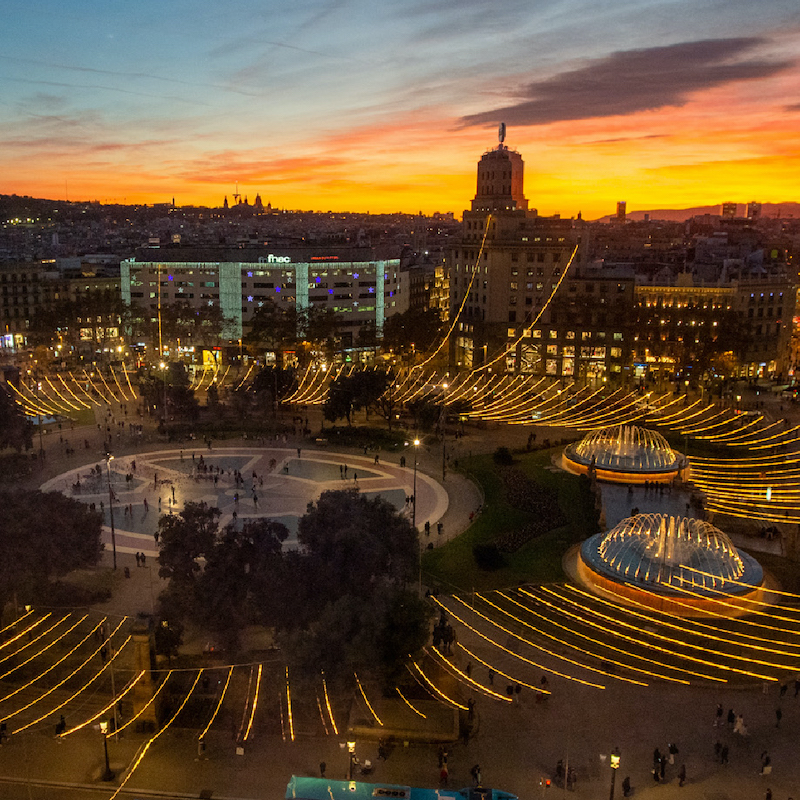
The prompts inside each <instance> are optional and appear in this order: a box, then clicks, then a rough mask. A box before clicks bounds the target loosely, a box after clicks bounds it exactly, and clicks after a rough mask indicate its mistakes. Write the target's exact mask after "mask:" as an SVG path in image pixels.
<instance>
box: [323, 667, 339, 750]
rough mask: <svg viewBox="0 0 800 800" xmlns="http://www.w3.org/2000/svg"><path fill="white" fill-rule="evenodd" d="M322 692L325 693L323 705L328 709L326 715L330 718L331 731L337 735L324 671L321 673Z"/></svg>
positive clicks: (337, 731)
mask: <svg viewBox="0 0 800 800" xmlns="http://www.w3.org/2000/svg"><path fill="white" fill-rule="evenodd" d="M322 692H323V694H324V695H325V707H326V708H327V709H328V716H329V717H330V719H331V726H332V727H333V732H334V733H335V734H336V735H337V736H338V735H339V728H337V727H336V720H335V719H334V718H333V710H332V709H331V699H330V697H328V684H327V683H326V682H325V673H324V672H323V673H322Z"/></svg>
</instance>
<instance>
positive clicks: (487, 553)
mask: <svg viewBox="0 0 800 800" xmlns="http://www.w3.org/2000/svg"><path fill="white" fill-rule="evenodd" d="M472 555H473V556H474V558H475V563H476V564H477V565H478V568H479V569H482V570H485V571H486V572H490V571H492V570H495V569H500V568H501V567H504V566H505V563H506V561H505V559H504V558H503V554H502V553H501V552H500V551H499V550H498V549H497V545H495V544H493V543H490V544H476V545H475V546H474V547H473V548H472Z"/></svg>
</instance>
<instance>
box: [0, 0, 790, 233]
mask: <svg viewBox="0 0 800 800" xmlns="http://www.w3.org/2000/svg"><path fill="white" fill-rule="evenodd" d="M13 6H14V7H13V8H12V9H11V10H10V13H9V14H8V15H7V17H6V20H7V24H6V25H5V26H4V33H0V42H2V47H0V74H2V75H3V77H4V86H5V89H6V92H5V95H4V96H3V97H2V98H0V104H2V106H3V107H4V111H5V113H4V118H5V119H4V121H3V122H2V123H0V175H2V176H3V179H2V181H0V192H3V193H8V194H12V193H15V194H27V195H33V196H38V197H48V198H51V199H70V200H100V201H101V202H125V203H136V202H146V203H154V202H167V201H170V200H171V199H172V198H173V197H174V198H175V201H176V203H177V204H178V205H189V204H201V205H212V206H214V205H220V204H221V203H222V198H223V197H224V196H225V195H227V196H228V199H229V202H233V192H234V188H235V186H236V185H237V184H238V187H239V189H238V190H239V192H240V193H241V195H242V196H248V198H249V200H250V202H252V201H253V200H254V199H255V195H256V193H260V194H261V197H262V199H263V201H264V203H265V204H266V203H267V202H272V203H273V205H275V206H277V207H284V208H308V209H316V210H327V209H331V210H335V211H343V210H351V211H371V212H373V213H383V212H394V211H405V212H416V211H423V212H425V213H432V212H435V211H440V212H446V211H454V212H456V213H457V214H460V213H461V211H462V210H464V209H465V208H466V207H467V206H468V202H469V199H470V198H471V197H472V196H473V195H474V193H475V182H474V163H475V159H476V155H477V154H479V153H480V152H482V151H484V150H486V149H489V148H491V147H493V146H495V145H496V143H497V133H496V131H497V125H498V124H499V123H500V122H501V121H504V122H506V123H507V125H508V136H507V138H506V143H507V144H508V146H509V147H511V148H513V149H516V150H518V151H519V152H521V153H522V155H523V158H524V159H525V165H526V180H525V194H526V195H527V196H528V198H529V200H530V205H531V207H534V208H538V210H539V211H540V213H543V214H553V213H561V214H562V215H564V216H574V215H576V214H577V213H578V212H581V213H583V215H584V216H585V217H587V218H595V217H600V216H602V215H604V214H609V213H613V210H614V208H615V204H616V201H617V200H626V201H627V207H628V210H629V211H636V210H637V209H644V208H654V207H656V208H664V207H689V206H698V205H709V204H715V203H720V202H723V201H727V200H735V201H738V202H739V203H744V202H747V201H748V200H753V199H755V200H759V201H762V202H765V203H767V202H776V203H777V202H787V201H792V200H794V199H795V197H796V188H795V181H794V176H796V175H797V174H798V172H799V168H800V144H798V142H799V141H800V137H798V128H800V103H798V102H797V100H796V98H797V93H798V88H800V85H799V84H800V82H799V81H798V69H797V59H798V54H800V12H798V11H797V9H796V7H793V6H792V4H790V3H783V2H780V0H769V2H765V3H762V4H747V3H743V2H739V0H735V1H734V2H730V1H728V2H711V3H706V4H704V6H703V7H701V8H698V7H697V5H696V4H690V3H689V2H686V1H685V0H678V1H677V2H666V1H665V0H653V1H652V2H645V0H636V1H635V2H628V3H617V4H614V5H613V6H608V5H598V4H593V3H588V2H584V0H560V1H559V2H553V3H549V4H547V5H545V6H542V7H539V8H536V9H531V8H530V7H529V6H528V4H523V3H505V4H502V5H501V6H496V5H494V4H489V3H487V2H485V1H484V0H469V2H461V3H458V4H455V3H452V4H451V3H444V4H438V5H437V6H436V7H435V8H433V7H430V6H423V5H422V4H407V5H405V6H404V7H402V8H398V7H396V6H394V5H389V4H384V3H380V4H377V5H376V4H367V3H363V2H360V0H355V1H354V2H348V0H331V2H321V3H304V4H294V5H292V6H278V5H277V4H267V5H266V6H263V5H259V4H254V3H249V2H243V1H242V2H237V3H234V4H232V5H231V4H227V5H225V6H224V7H222V6H220V5H217V4H211V3H207V2H201V3H192V4H172V5H171V6H169V7H164V6H161V5H158V6H157V5H156V4H155V3H153V2H150V0H145V1H144V2H139V3H137V4H136V5H135V7H120V8H109V7H105V6H104V7H95V6H94V5H93V4H90V3H88V2H76V3H71V4H69V5H68V6H64V5H63V4H56V3H53V2H50V0H47V2H45V3H44V4H39V5H37V6H36V8H35V10H33V9H32V8H30V7H29V6H27V5H26V4H23V3H19V2H14V3H13Z"/></svg>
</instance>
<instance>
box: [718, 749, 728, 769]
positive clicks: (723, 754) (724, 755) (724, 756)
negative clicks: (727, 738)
mask: <svg viewBox="0 0 800 800" xmlns="http://www.w3.org/2000/svg"><path fill="white" fill-rule="evenodd" d="M719 763H720V764H727V763H728V745H726V744H725V745H723V746H722V750H720V753H719Z"/></svg>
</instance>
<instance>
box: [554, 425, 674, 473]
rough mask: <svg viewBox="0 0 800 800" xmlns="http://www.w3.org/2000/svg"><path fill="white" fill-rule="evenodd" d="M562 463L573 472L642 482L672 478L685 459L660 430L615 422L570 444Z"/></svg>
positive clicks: (565, 450)
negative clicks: (657, 431)
mask: <svg viewBox="0 0 800 800" xmlns="http://www.w3.org/2000/svg"><path fill="white" fill-rule="evenodd" d="M563 463H564V466H565V467H566V468H567V469H568V470H570V471H571V472H577V473H588V472H590V471H593V472H594V473H595V474H596V476H597V478H598V479H600V480H604V481H614V482H617V483H643V482H644V481H661V482H664V481H671V480H672V479H673V478H674V477H675V476H676V475H677V474H678V472H679V471H680V470H681V469H683V467H684V463H685V459H684V457H683V455H682V454H681V453H679V452H678V451H677V450H673V449H672V448H671V447H670V445H669V442H667V440H666V439H665V438H664V437H663V436H662V435H661V434H660V433H656V432H655V431H649V430H647V429H645V428H638V427H636V426H635V425H615V426H613V427H610V428H602V429H600V430H596V431H592V432H591V433H588V434H587V435H586V436H584V437H583V439H581V440H580V441H579V442H576V443H575V444H571V445H568V446H567V447H566V448H565V449H564V459H563Z"/></svg>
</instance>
